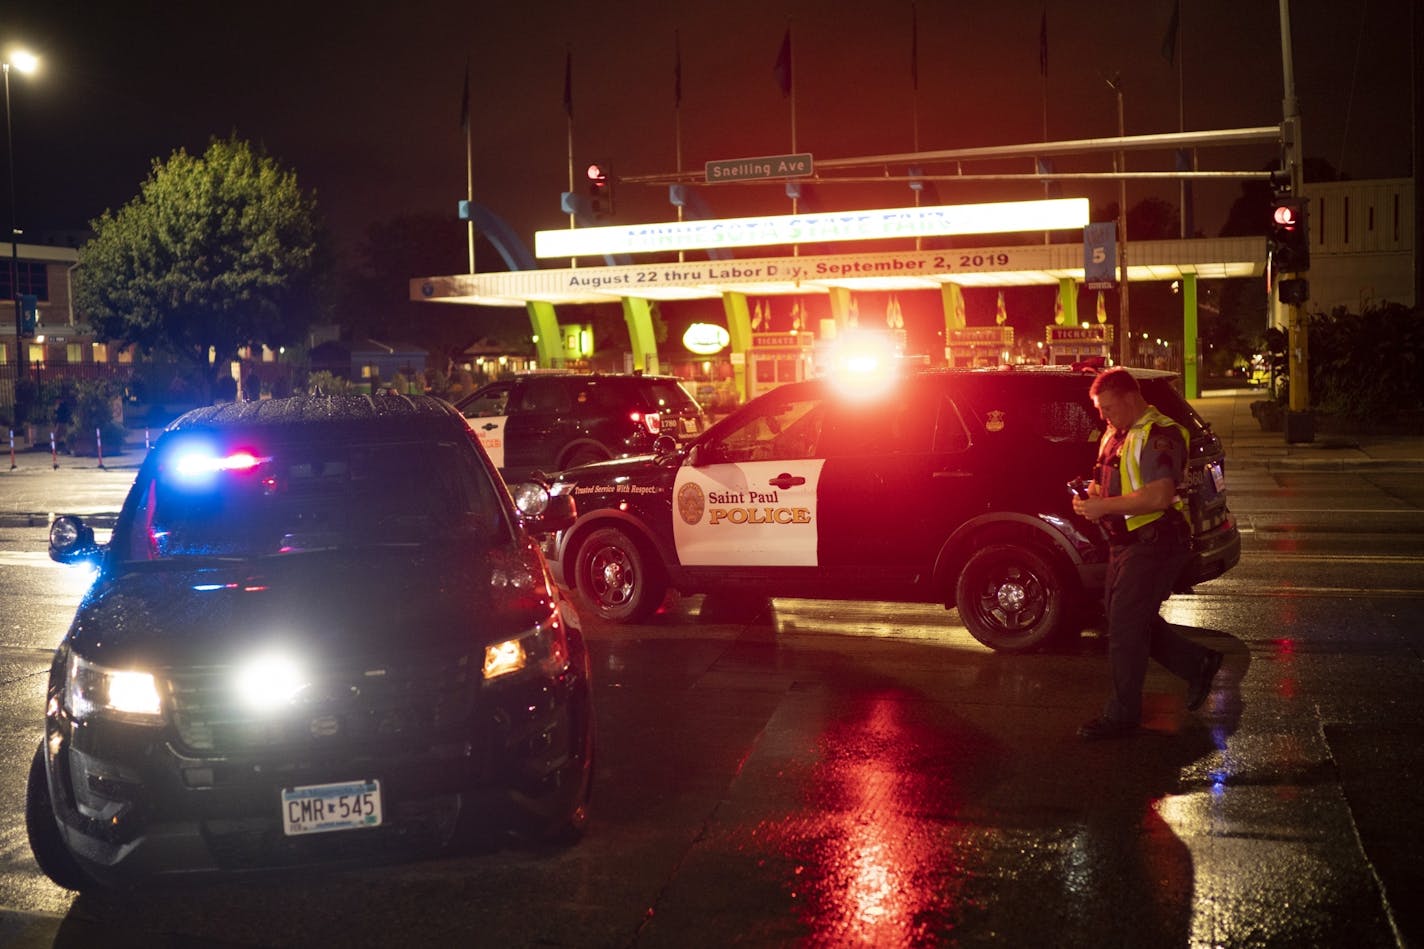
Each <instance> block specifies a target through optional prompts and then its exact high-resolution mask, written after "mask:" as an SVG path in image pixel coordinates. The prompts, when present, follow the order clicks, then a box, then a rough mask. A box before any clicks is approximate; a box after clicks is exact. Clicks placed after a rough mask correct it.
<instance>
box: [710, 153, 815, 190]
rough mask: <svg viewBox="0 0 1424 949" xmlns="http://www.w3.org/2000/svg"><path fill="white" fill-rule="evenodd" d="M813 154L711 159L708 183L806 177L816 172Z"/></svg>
mask: <svg viewBox="0 0 1424 949" xmlns="http://www.w3.org/2000/svg"><path fill="white" fill-rule="evenodd" d="M814 172H815V169H814V168H813V167H812V162H811V154H810V153H809V152H804V153H800V154H796V155H766V156H763V157H761V158H726V159H723V160H721V161H709V162H708V163H707V168H706V174H707V181H708V183H709V184H710V183H715V182H718V181H755V180H758V179H762V178H806V177H809V176H810V175H812V174H814Z"/></svg>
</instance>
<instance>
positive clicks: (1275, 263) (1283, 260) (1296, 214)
mask: <svg viewBox="0 0 1424 949" xmlns="http://www.w3.org/2000/svg"><path fill="white" fill-rule="evenodd" d="M1270 246H1271V262H1272V269H1273V270H1274V271H1275V272H1276V273H1301V272H1303V271H1305V270H1307V269H1309V267H1310V229H1309V228H1308V227H1307V226H1306V203H1305V201H1304V200H1303V199H1301V198H1277V199H1276V200H1275V201H1274V202H1273V203H1272V206H1271V235H1270Z"/></svg>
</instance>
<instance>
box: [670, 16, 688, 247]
mask: <svg viewBox="0 0 1424 949" xmlns="http://www.w3.org/2000/svg"><path fill="white" fill-rule="evenodd" d="M672 48H673V85H672V116H673V143H674V152H675V153H676V157H677V178H678V186H679V187H683V185H682V38H681V35H680V34H679V31H677V30H673V31H672ZM677 219H678V221H681V220H682V202H681V201H679V202H678V205H677ZM686 254H687V251H685V250H682V249H681V248H679V249H678V252H677V260H678V263H682V262H683V261H684V260H686V259H687V258H686Z"/></svg>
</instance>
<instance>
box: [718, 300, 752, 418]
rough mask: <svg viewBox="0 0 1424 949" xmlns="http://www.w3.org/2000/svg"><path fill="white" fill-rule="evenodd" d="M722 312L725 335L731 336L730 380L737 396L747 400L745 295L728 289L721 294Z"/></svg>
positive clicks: (747, 313) (749, 330)
mask: <svg viewBox="0 0 1424 949" xmlns="http://www.w3.org/2000/svg"><path fill="white" fill-rule="evenodd" d="M722 312H723V313H725V314H727V335H728V336H730V337H731V338H732V381H733V382H734V383H735V385H736V387H737V398H738V399H739V400H741V401H742V402H743V403H745V402H746V401H747V353H748V352H749V351H750V350H751V348H752V316H751V311H750V310H748V309H747V295H746V294H745V293H737V292H735V291H728V292H726V293H723V294H722Z"/></svg>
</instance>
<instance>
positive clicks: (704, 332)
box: [682, 323, 732, 356]
mask: <svg viewBox="0 0 1424 949" xmlns="http://www.w3.org/2000/svg"><path fill="white" fill-rule="evenodd" d="M731 341H732V337H731V335H730V334H729V333H728V332H727V328H726V327H724V326H718V325H717V324H716V323H693V324H692V325H691V326H689V327H688V328H687V332H686V333H683V334H682V345H683V347H684V348H685V349H686V350H687V351H688V352H690V353H696V354H697V355H699V356H711V355H714V354H716V353H720V352H721V351H722V350H724V349H726V348H727V345H728V344H729V343H731Z"/></svg>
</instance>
